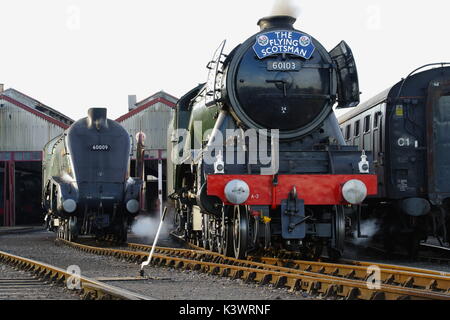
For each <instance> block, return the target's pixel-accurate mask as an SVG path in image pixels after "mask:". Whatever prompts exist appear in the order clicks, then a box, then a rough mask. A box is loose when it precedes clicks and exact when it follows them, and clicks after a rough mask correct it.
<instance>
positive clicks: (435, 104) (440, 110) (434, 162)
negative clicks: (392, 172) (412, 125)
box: [427, 80, 450, 205]
mask: <svg viewBox="0 0 450 320" xmlns="http://www.w3.org/2000/svg"><path fill="white" fill-rule="evenodd" d="M427 132H428V134H427V136H428V137H427V142H428V193H429V197H430V199H431V200H432V202H433V203H434V204H436V205H437V204H441V203H442V200H444V199H446V198H449V197H450V183H449V179H448V177H449V176H450V82H448V81H441V80H439V81H431V82H430V86H429V89H428V102H427Z"/></svg>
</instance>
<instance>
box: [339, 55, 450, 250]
mask: <svg viewBox="0 0 450 320" xmlns="http://www.w3.org/2000/svg"><path fill="white" fill-rule="evenodd" d="M339 123H340V127H341V130H342V132H343V134H344V137H345V140H346V142H347V143H348V144H349V145H354V146H358V147H359V149H360V150H366V151H372V152H373V156H374V167H375V172H376V174H377V176H378V196H376V197H370V198H369V199H368V200H367V201H366V204H367V206H365V207H364V209H363V211H362V216H363V218H366V219H370V218H375V219H378V228H379V233H378V236H377V237H379V238H380V240H382V241H383V242H384V244H385V246H386V248H387V249H388V251H391V250H393V249H394V247H395V244H396V243H401V244H404V245H406V247H407V248H408V250H409V252H410V254H412V255H414V254H415V253H416V252H417V249H418V244H419V242H420V241H421V240H426V239H427V237H428V236H429V235H433V236H435V237H436V238H437V239H438V241H439V242H440V244H441V245H445V244H446V245H449V236H450V219H449V218H450V217H449V206H450V183H449V181H450V67H449V64H448V63H433V64H429V65H425V66H423V67H420V68H418V69H416V70H414V71H413V72H411V73H410V74H409V75H408V76H407V77H406V78H404V79H402V80H401V81H399V82H398V83H396V84H394V85H393V86H391V87H389V88H388V89H387V90H385V91H383V92H382V93H380V94H379V95H377V96H375V97H373V98H372V99H370V100H369V101H367V102H366V103H363V104H361V105H360V106H358V107H357V108H355V109H354V110H352V111H350V112H349V113H347V114H345V115H343V116H342V117H340V118H339ZM377 237H376V238H377Z"/></svg>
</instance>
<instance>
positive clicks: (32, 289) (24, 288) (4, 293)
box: [0, 251, 151, 300]
mask: <svg viewBox="0 0 450 320" xmlns="http://www.w3.org/2000/svg"><path fill="white" fill-rule="evenodd" d="M0 265H5V266H6V267H5V270H6V271H5V272H2V275H1V276H0V293H1V294H0V298H2V297H4V298H6V299H27V298H30V299H33V300H38V299H47V296H46V293H47V292H48V291H50V290H51V287H52V286H55V285H57V286H60V287H62V286H66V287H67V283H68V281H75V282H74V283H73V288H74V290H75V291H76V292H77V293H78V294H79V297H80V298H81V299H85V300H150V299H151V298H149V297H146V296H142V295H139V294H136V293H133V292H130V291H127V290H124V289H121V288H117V287H114V286H110V285H107V284H104V283H101V282H99V281H96V280H93V279H90V278H87V277H84V276H74V274H72V273H69V272H67V271H66V270H63V269H60V268H57V267H54V266H51V265H48V264H45V263H42V262H39V261H35V260H31V259H27V258H23V257H20V256H16V255H13V254H9V253H7V252H2V251H0ZM14 269H15V270H14ZM17 270H21V271H26V274H25V275H24V274H22V276H20V277H18V276H17V272H14V271H17ZM78 284H79V286H78ZM42 289H45V290H42ZM56 299H58V297H57V298H56Z"/></svg>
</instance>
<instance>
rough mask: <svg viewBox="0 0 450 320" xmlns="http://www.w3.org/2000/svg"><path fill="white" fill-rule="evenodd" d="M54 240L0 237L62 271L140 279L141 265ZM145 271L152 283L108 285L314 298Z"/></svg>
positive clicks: (191, 274) (160, 294) (168, 296)
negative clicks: (75, 269)
mask: <svg viewBox="0 0 450 320" xmlns="http://www.w3.org/2000/svg"><path fill="white" fill-rule="evenodd" d="M54 240H55V234H54V233H49V232H45V231H41V232H34V233H26V234H6V235H0V250H1V251H6V252H9V253H12V254H16V255H20V256H23V257H27V258H30V259H35V260H39V261H41V262H45V263H48V264H51V265H54V266H57V267H60V268H63V269H65V268H67V267H69V266H71V265H78V266H79V267H80V269H81V273H82V275H84V276H87V277H90V278H99V277H108V278H111V277H134V276H138V273H139V269H140V266H139V265H136V264H131V263H129V262H125V261H120V260H119V259H117V258H113V257H104V256H97V255H94V254H89V253H84V252H80V251H77V250H75V249H72V248H69V247H65V246H57V245H55V242H54ZM135 240H138V239H134V238H133V237H130V241H135ZM168 241H169V240H168ZM141 242H146V241H141ZM162 243H164V242H161V244H162ZM145 271H146V275H147V276H149V280H137V281H108V282H107V283H108V284H111V285H114V286H117V287H122V288H125V289H128V290H130V291H133V292H137V293H140V294H143V295H146V296H150V297H153V298H156V299H165V300H309V299H312V298H310V297H308V296H307V295H306V294H303V293H299V292H297V293H290V292H289V291H288V290H286V289H275V288H273V287H270V286H258V285H256V284H245V283H244V282H243V281H242V280H231V279H229V278H221V277H218V276H211V275H208V274H202V273H199V272H196V271H185V270H176V269H171V268H163V267H151V266H149V267H147V268H146V269H145Z"/></svg>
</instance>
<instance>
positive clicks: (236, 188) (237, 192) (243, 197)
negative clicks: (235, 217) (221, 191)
mask: <svg viewBox="0 0 450 320" xmlns="http://www.w3.org/2000/svg"><path fill="white" fill-rule="evenodd" d="M249 196H250V187H249V186H248V184H247V183H246V182H245V181H242V180H232V181H230V182H228V183H227V185H226V186H225V197H226V198H227V200H228V201H229V202H230V203H233V204H237V205H239V204H243V203H244V202H245V201H247V199H248V197H249Z"/></svg>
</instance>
